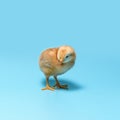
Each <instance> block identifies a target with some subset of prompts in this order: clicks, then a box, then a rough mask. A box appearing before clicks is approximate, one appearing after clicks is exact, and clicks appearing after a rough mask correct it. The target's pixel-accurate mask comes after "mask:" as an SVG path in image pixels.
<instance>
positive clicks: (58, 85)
mask: <svg viewBox="0 0 120 120" xmlns="http://www.w3.org/2000/svg"><path fill="white" fill-rule="evenodd" d="M53 87H57V88H62V89H68V85H60V84H55V85H54V86H53Z"/></svg>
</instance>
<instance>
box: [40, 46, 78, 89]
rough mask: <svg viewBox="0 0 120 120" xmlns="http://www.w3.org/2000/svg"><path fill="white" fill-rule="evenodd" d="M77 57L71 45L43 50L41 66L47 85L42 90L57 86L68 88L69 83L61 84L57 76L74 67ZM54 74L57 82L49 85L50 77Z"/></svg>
mask: <svg viewBox="0 0 120 120" xmlns="http://www.w3.org/2000/svg"><path fill="white" fill-rule="evenodd" d="M75 59H76V54H75V51H74V49H73V48H72V47H70V46H61V47H58V48H49V49H46V50H45V51H43V52H42V53H41V55H40V58H39V66H40V69H41V71H42V72H43V73H44V75H45V77H46V87H45V88H43V89H42V90H54V89H55V87H58V88H64V89H65V88H67V85H60V83H59V82H58V80H57V76H58V75H61V74H63V73H65V72H67V71H68V70H69V69H70V68H72V67H73V65H74V63H75ZM50 76H54V78H55V81H56V84H55V86H53V87H51V86H50V85H49V82H48V80H49V77H50Z"/></svg>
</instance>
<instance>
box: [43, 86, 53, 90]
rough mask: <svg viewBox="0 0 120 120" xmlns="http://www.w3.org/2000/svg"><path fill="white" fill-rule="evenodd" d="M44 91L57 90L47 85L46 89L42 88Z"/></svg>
mask: <svg viewBox="0 0 120 120" xmlns="http://www.w3.org/2000/svg"><path fill="white" fill-rule="evenodd" d="M42 90H52V91H54V90H55V89H54V88H53V87H50V86H49V85H46V87H45V88H42Z"/></svg>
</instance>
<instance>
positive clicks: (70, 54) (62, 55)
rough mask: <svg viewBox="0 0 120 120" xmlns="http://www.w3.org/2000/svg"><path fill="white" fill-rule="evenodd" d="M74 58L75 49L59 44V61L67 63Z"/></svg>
mask: <svg viewBox="0 0 120 120" xmlns="http://www.w3.org/2000/svg"><path fill="white" fill-rule="evenodd" d="M75 58H76V55H75V51H74V49H73V48H72V47H70V46H61V47H59V49H58V53H57V59H58V60H59V61H60V62H61V63H68V62H71V61H74V60H75Z"/></svg>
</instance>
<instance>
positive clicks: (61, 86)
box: [54, 76, 68, 89]
mask: <svg viewBox="0 0 120 120" xmlns="http://www.w3.org/2000/svg"><path fill="white" fill-rule="evenodd" d="M54 78H55V81H56V84H55V85H54V87H56V86H57V87H58V88H63V89H67V88H68V86H67V85H60V83H59V81H58V80H57V77H56V76H54Z"/></svg>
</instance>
